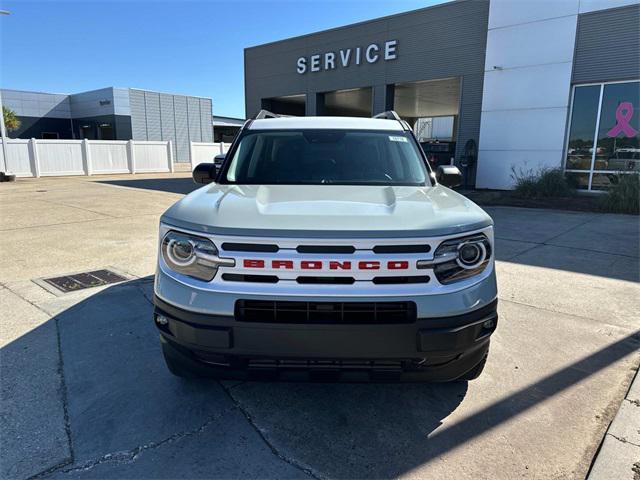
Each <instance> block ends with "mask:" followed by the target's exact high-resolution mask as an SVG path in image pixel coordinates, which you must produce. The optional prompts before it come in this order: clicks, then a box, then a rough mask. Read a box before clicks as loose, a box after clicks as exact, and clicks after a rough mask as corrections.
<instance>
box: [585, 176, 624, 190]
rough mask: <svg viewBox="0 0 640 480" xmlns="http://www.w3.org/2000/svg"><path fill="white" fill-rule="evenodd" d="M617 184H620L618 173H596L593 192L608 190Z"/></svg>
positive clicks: (592, 184) (592, 181)
mask: <svg viewBox="0 0 640 480" xmlns="http://www.w3.org/2000/svg"><path fill="white" fill-rule="evenodd" d="M616 183H618V174H617V173H594V174H593V179H592V180H591V190H607V189H608V188H609V187H611V186H613V185H615V184H616Z"/></svg>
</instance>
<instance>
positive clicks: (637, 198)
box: [603, 173, 640, 215]
mask: <svg viewBox="0 0 640 480" xmlns="http://www.w3.org/2000/svg"><path fill="white" fill-rule="evenodd" d="M617 179H618V181H617V182H616V183H613V184H612V186H611V187H609V189H608V190H607V194H606V196H605V197H604V199H603V208H604V210H606V211H607V212H611V213H632V214H636V215H638V214H639V213H640V175H639V174H635V173H628V174H621V175H618V177H617Z"/></svg>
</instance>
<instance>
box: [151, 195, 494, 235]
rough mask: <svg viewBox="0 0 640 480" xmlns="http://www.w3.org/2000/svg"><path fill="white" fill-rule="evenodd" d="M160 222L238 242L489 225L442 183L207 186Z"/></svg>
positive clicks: (469, 203) (478, 211)
mask: <svg viewBox="0 0 640 480" xmlns="http://www.w3.org/2000/svg"><path fill="white" fill-rule="evenodd" d="M161 220H162V222H163V223H167V224H169V225H173V226H175V227H179V228H185V229H189V230H193V231H201V232H206V233H218V234H223V235H239V236H303V237H318V238H321V237H324V238H339V237H379V238H380V237H398V236H404V237H409V236H425V235H426V236H434V235H448V234H454V233H459V232H465V231H469V230H476V229H480V228H484V227H486V226H489V225H492V223H493V222H492V220H491V218H490V217H489V215H487V214H486V213H485V212H484V211H483V210H482V209H481V208H480V207H478V206H477V205H476V204H475V203H473V202H472V201H470V200H469V199H467V198H466V197H463V196H462V195H460V194H458V193H456V192H454V191H453V190H450V189H448V188H446V187H443V186H441V185H437V186H435V187H404V186H398V187H392V186H353V185H219V184H210V185H206V186H204V187H202V188H200V189H198V190H196V191H194V192H191V193H190V194H189V195H187V196H186V197H185V198H183V199H182V200H180V201H179V202H177V203H176V204H174V205H173V206H172V207H171V208H169V210H167V211H166V212H165V214H164V215H163V216H162V219H161Z"/></svg>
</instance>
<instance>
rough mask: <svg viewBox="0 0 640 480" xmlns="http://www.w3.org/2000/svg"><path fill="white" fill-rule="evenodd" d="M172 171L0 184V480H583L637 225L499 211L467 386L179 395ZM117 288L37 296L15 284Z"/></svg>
mask: <svg viewBox="0 0 640 480" xmlns="http://www.w3.org/2000/svg"><path fill="white" fill-rule="evenodd" d="M191 188H193V184H192V183H191V181H190V179H189V178H188V177H187V176H186V175H184V174H176V175H147V176H142V175H141V176H138V175H136V176H135V177H132V176H120V177H115V176H114V177H91V178H86V177H83V178H50V179H28V180H21V181H18V182H17V183H15V184H6V183H5V184H0V253H1V254H2V267H1V268H0V322H1V323H0V380H1V393H2V405H1V412H0V433H1V435H2V439H1V440H2V446H1V449H0V452H1V453H0V477H1V478H21V479H22V478H31V477H38V478H75V477H83V478H177V477H184V478H298V477H300V478H309V477H311V478H388V477H401V478H430V479H434V478H435V479H438V478H442V479H449V478H457V479H458V478H459V479H464V478H470V479H471V478H473V479H477V478H495V479H502V478H504V479H511V478H516V477H517V478H545V479H548V478H558V479H560V478H562V479H565V478H569V479H571V478H576V479H578V478H584V476H585V474H586V472H587V471H588V469H589V466H590V464H591V461H592V458H593V456H594V454H595V453H596V450H597V448H598V446H599V444H600V442H601V440H602V437H603V435H604V433H605V430H606V428H607V425H608V424H609V422H610V421H611V419H612V417H613V415H614V414H615V412H616V411H617V409H618V407H619V405H620V402H621V400H622V398H623V397H624V395H625V392H626V391H627V389H628V386H629V383H630V381H631V379H632V378H633V375H634V374H635V371H636V370H637V369H638V365H639V363H640V353H639V352H638V349H639V347H640V333H639V331H638V329H639V327H640V320H639V318H638V312H639V311H640V300H639V299H640V287H639V283H638V282H639V268H638V264H639V251H640V244H639V241H640V240H639V237H640V234H639V232H640V224H639V221H638V217H632V216H624V215H602V214H586V213H573V212H560V211H551V210H530V209H519V208H508V207H496V208H491V209H488V211H489V213H490V214H491V215H492V216H493V217H494V220H495V222H496V237H497V247H496V253H497V258H498V264H497V270H498V282H499V292H500V304H499V313H500V324H499V327H498V330H497V332H496V334H495V336H494V340H493V341H492V351H491V354H490V356H489V362H488V364H487V368H486V369H485V372H484V374H483V375H482V376H481V377H480V379H478V380H477V381H474V382H470V383H452V384H427V385H397V384H372V385H361V384H315V383H313V384H305V383H297V384H296V383H252V382H222V383H220V382H215V381H201V382H189V381H183V380H180V379H177V378H175V377H172V376H171V375H170V374H169V372H168V371H167V370H166V368H165V366H164V363H163V360H162V356H161V352H160V347H159V342H158V339H157V335H156V333H155V327H154V326H153V324H152V321H151V311H152V305H151V296H152V290H153V288H152V274H153V271H154V262H155V254H156V245H157V223H158V218H159V216H160V214H161V213H162V212H163V211H164V210H165V209H166V208H167V207H168V206H169V205H170V204H172V203H173V202H174V201H176V200H177V199H179V198H181V196H182V194H184V193H186V192H188V191H189V190H190V189H191ZM105 267H112V268H114V269H116V270H117V271H119V272H122V273H123V274H125V275H126V276H127V277H129V278H130V280H129V281H127V282H125V283H122V284H118V285H115V286H110V287H103V288H98V289H91V290H85V291H82V292H76V293H69V294H65V295H54V294H53V293H51V292H50V291H48V290H46V289H44V288H42V287H41V286H40V285H38V284H36V283H35V282H34V281H33V280H35V279H39V278H42V277H47V276H53V275H62V274H67V273H74V272H79V271H85V270H91V269H99V268H105Z"/></svg>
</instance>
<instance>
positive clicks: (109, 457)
mask: <svg viewBox="0 0 640 480" xmlns="http://www.w3.org/2000/svg"><path fill="white" fill-rule="evenodd" d="M235 408H236V407H235V406H233V407H230V408H228V409H225V410H224V411H222V412H220V413H217V414H216V415H211V416H210V417H209V418H207V420H206V421H205V422H204V423H202V424H201V425H200V426H198V427H196V428H194V429H192V430H187V431H183V432H178V433H174V434H173V435H170V436H168V437H166V438H164V439H163V440H159V441H157V442H149V443H146V444H144V445H139V446H137V447H135V448H132V449H130V450H125V451H120V452H111V453H107V454H105V455H102V456H101V457H98V458H95V459H93V460H88V461H85V462H84V463H82V464H80V465H74V466H71V467H70V468H64V467H67V466H69V463H66V464H64V465H59V466H57V467H54V468H51V469H49V470H46V471H44V472H41V473H38V474H36V475H34V476H33V477H30V479H29V480H32V479H33V480H35V479H38V478H43V477H46V476H47V475H49V474H51V473H54V472H59V473H72V472H86V471H89V470H91V469H93V468H95V467H97V466H98V465H102V464H104V463H116V464H127V463H132V462H135V461H136V460H137V459H138V457H139V456H140V454H142V453H143V452H146V451H148V450H155V449H157V448H160V447H161V446H163V445H165V444H167V443H173V442H178V441H180V440H182V439H184V438H188V437H192V436H194V435H199V434H200V433H202V432H204V431H205V430H206V429H207V428H208V427H209V426H210V425H211V424H212V423H214V422H216V421H217V420H219V419H220V418H222V416H223V415H226V414H227V413H228V412H230V411H231V410H234V409H235Z"/></svg>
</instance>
